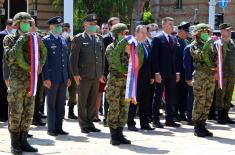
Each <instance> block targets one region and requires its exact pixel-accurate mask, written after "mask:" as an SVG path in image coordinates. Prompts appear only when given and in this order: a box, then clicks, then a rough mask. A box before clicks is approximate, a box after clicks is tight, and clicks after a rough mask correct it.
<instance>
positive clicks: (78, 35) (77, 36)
mask: <svg viewBox="0 0 235 155" xmlns="http://www.w3.org/2000/svg"><path fill="white" fill-rule="evenodd" d="M82 35H83V33H78V34H76V35H75V36H74V38H80V37H82Z"/></svg>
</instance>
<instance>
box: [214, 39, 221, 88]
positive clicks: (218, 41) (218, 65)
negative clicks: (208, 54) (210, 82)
mask: <svg viewBox="0 0 235 155" xmlns="http://www.w3.org/2000/svg"><path fill="white" fill-rule="evenodd" d="M214 44H215V47H216V49H217V51H218V63H217V76H218V88H219V89H223V48H222V47H223V42H222V40H221V39H220V38H218V39H217V40H216V41H215V42H214Z"/></svg>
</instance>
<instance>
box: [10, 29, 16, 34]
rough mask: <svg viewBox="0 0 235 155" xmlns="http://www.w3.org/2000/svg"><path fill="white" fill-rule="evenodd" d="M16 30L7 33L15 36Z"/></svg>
mask: <svg viewBox="0 0 235 155" xmlns="http://www.w3.org/2000/svg"><path fill="white" fill-rule="evenodd" d="M16 31H17V30H16V29H12V30H11V31H9V33H10V34H15V33H16Z"/></svg>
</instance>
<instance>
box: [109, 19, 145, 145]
mask: <svg viewBox="0 0 235 155" xmlns="http://www.w3.org/2000/svg"><path fill="white" fill-rule="evenodd" d="M111 31H112V33H113V35H114V37H115V38H116V39H115V41H114V42H113V43H111V44H110V45H109V46H108V47H107V49H106V53H105V55H106V58H107V60H108V63H109V75H108V80H107V84H106V94H105V97H106V99H107V101H108V104H109V111H108V125H109V128H110V133H111V141H110V143H111V144H112V145H120V144H131V141H130V140H127V139H126V138H125V137H124V135H123V128H124V126H125V124H126V122H127V117H128V111H129V103H127V102H125V89H126V78H127V77H126V74H127V67H128V61H129V46H128V42H127V41H126V39H123V38H124V36H125V34H126V31H128V29H127V26H126V25H125V24H122V23H119V24H116V25H114V26H113V27H112V29H111ZM138 49H139V46H138ZM138 52H141V50H138ZM140 55H141V53H140ZM141 58H143V53H142V57H141ZM141 60H142V59H140V61H141Z"/></svg>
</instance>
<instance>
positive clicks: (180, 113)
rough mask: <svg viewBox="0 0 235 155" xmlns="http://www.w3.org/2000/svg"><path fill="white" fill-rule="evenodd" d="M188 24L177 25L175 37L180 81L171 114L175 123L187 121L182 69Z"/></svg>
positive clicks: (185, 87)
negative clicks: (172, 113)
mask: <svg viewBox="0 0 235 155" xmlns="http://www.w3.org/2000/svg"><path fill="white" fill-rule="evenodd" d="M189 27H190V23H189V22H185V21H183V22H181V23H180V25H178V33H177V36H176V39H177V42H178V46H177V47H178V60H179V68H180V75H181V78H180V81H179V82H178V83H177V84H176V100H175V104H174V106H173V110H174V111H173V112H174V116H175V119H176V121H187V119H186V116H185V112H186V103H187V94H188V92H187V88H188V86H187V83H186V82H185V78H184V77H185V72H184V67H183V55H184V48H185V47H186V46H187V45H188V44H189V42H188V40H187V38H188V34H189Z"/></svg>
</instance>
